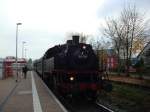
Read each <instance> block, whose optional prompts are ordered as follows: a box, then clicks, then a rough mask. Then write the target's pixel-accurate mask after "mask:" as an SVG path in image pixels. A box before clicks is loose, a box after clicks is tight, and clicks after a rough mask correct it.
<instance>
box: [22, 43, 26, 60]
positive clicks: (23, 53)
mask: <svg viewBox="0 0 150 112" xmlns="http://www.w3.org/2000/svg"><path fill="white" fill-rule="evenodd" d="M25 43H26V42H25V41H23V42H22V58H24V45H25Z"/></svg>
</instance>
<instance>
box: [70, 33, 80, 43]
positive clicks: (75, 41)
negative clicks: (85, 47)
mask: <svg viewBox="0 0 150 112" xmlns="http://www.w3.org/2000/svg"><path fill="white" fill-rule="evenodd" d="M72 41H73V43H74V44H78V43H79V35H73V36H72Z"/></svg>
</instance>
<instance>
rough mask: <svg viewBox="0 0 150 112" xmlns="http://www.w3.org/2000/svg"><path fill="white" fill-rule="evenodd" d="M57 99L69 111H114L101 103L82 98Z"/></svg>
mask: <svg viewBox="0 0 150 112" xmlns="http://www.w3.org/2000/svg"><path fill="white" fill-rule="evenodd" d="M59 99H60V101H61V102H62V104H64V106H65V107H66V108H67V109H68V111H69V112H114V111H112V110H111V109H109V108H107V107H105V106H104V105H102V104H99V103H97V102H92V101H88V100H85V99H84V100H82V98H80V99H78V100H66V99H62V98H59Z"/></svg>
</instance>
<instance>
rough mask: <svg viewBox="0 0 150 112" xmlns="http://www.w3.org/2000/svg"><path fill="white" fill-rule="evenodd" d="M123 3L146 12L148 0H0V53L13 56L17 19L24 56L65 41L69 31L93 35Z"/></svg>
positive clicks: (149, 4)
mask: <svg viewBox="0 0 150 112" xmlns="http://www.w3.org/2000/svg"><path fill="white" fill-rule="evenodd" d="M127 3H136V5H137V7H138V9H140V11H143V12H146V14H147V15H150V13H149V6H150V0H0V57H2V58H5V57H6V56H15V38H16V23H17V22H21V23H22V25H20V26H19V35H18V38H19V40H18V55H19V57H22V41H26V44H25V48H26V49H27V52H26V55H27V58H33V59H36V58H40V57H41V56H42V55H43V54H44V52H45V51H46V50H47V49H48V48H49V47H52V46H54V45H57V44H62V43H64V42H65V39H66V38H65V37H66V36H67V34H68V33H70V32H79V33H81V32H82V33H84V34H87V35H93V36H95V37H96V36H97V35H98V34H99V32H100V31H99V29H100V27H101V24H103V23H104V19H105V18H106V17H108V16H113V17H116V16H117V15H118V14H119V13H120V11H121V10H122V8H123V7H124V6H125V4H127Z"/></svg>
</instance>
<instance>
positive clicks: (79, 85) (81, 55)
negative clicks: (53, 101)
mask: <svg viewBox="0 0 150 112" xmlns="http://www.w3.org/2000/svg"><path fill="white" fill-rule="evenodd" d="M34 68H35V70H36V72H37V73H38V74H39V75H40V77H41V78H42V79H43V80H44V82H45V83H46V84H47V85H48V86H49V87H50V88H51V89H52V90H54V91H56V92H57V93H59V94H61V95H63V96H68V95H72V96H74V95H81V94H82V95H84V96H86V97H89V98H91V99H95V98H96V96H97V92H98V91H99V90H101V89H102V88H103V87H102V86H103V80H102V75H101V74H100V71H99V61H98V57H97V56H96V55H95V53H94V51H93V49H92V46H91V45H90V44H85V43H79V36H78V35H74V36H72V40H68V41H67V43H66V44H63V45H57V46H54V47H52V48H50V49H48V50H47V51H46V52H45V54H44V56H43V57H42V58H41V59H39V60H36V61H35V62H34Z"/></svg>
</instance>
